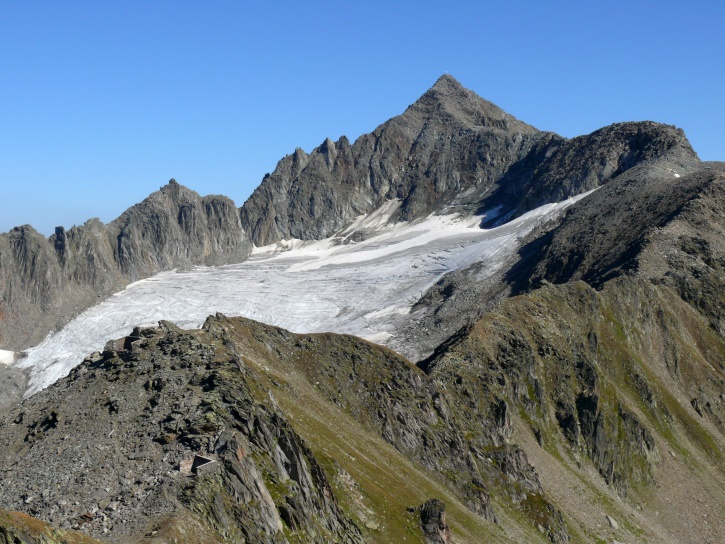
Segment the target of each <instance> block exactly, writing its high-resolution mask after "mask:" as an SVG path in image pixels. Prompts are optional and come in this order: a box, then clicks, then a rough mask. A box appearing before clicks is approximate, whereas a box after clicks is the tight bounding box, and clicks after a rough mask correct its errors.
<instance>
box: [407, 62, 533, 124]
mask: <svg viewBox="0 0 725 544" xmlns="http://www.w3.org/2000/svg"><path fill="white" fill-rule="evenodd" d="M408 111H411V112H417V113H419V114H420V113H422V114H423V115H425V116H426V117H429V116H438V115H444V116H449V117H452V118H454V119H456V120H457V121H459V122H462V123H463V124H464V125H466V126H467V127H491V128H497V129H501V130H505V131H507V132H520V133H533V132H538V131H537V129H535V128H534V127H532V126H531V125H527V124H526V123H523V122H521V121H519V120H518V119H516V118H515V117H514V116H513V115H509V114H508V113H506V112H505V111H504V110H502V109H501V108H499V107H498V106H496V105H495V104H493V103H491V102H489V101H488V100H484V99H483V98H481V97H480V96H478V95H477V94H476V93H474V92H473V91H470V90H468V89H466V88H465V87H464V86H463V85H461V84H460V83H459V82H458V80H457V79H456V78H454V77H453V76H451V75H450V74H444V75H442V76H441V77H439V78H438V80H437V81H436V82H435V83H434V84H433V86H432V87H431V88H430V89H428V90H427V91H426V92H425V93H424V94H423V96H421V97H420V98H419V99H418V100H416V101H415V103H414V104H413V105H411V106H410V108H408ZM406 113H407V112H406ZM404 115H405V114H404Z"/></svg>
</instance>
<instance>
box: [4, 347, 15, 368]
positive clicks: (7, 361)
mask: <svg viewBox="0 0 725 544" xmlns="http://www.w3.org/2000/svg"><path fill="white" fill-rule="evenodd" d="M14 362H15V352H14V351H7V350H4V349H0V364H2V365H8V366H9V365H11V364H13V363H14Z"/></svg>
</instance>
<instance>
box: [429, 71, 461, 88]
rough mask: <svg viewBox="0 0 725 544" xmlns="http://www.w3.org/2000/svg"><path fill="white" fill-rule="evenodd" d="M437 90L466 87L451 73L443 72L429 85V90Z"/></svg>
mask: <svg viewBox="0 0 725 544" xmlns="http://www.w3.org/2000/svg"><path fill="white" fill-rule="evenodd" d="M433 89H436V90H438V91H449V92H450V91H465V90H466V89H465V88H464V87H463V85H461V84H460V83H459V82H458V80H457V79H456V78H455V77H453V76H452V75H450V74H448V73H445V74H443V75H442V76H441V77H439V78H438V79H437V80H436V82H435V83H434V84H433V86H432V87H431V90H433Z"/></svg>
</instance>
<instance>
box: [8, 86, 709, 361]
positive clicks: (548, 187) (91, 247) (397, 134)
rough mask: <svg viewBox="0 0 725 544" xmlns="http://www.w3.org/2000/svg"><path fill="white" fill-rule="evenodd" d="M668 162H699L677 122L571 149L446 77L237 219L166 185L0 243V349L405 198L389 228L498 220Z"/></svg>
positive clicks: (267, 183)
mask: <svg viewBox="0 0 725 544" xmlns="http://www.w3.org/2000/svg"><path fill="white" fill-rule="evenodd" d="M665 158H666V159H667V160H668V161H669V163H671V164H673V165H675V166H676V167H677V168H679V169H687V168H693V167H694V166H696V165H698V164H699V160H698V159H697V156H696V154H695V153H694V151H693V150H692V148H691V146H690V144H689V143H688V142H687V139H686V138H685V136H684V134H683V132H682V131H681V130H679V129H675V128H674V127H669V126H667V125H661V124H657V123H651V122H644V123H620V124H617V125H612V126H610V127H606V128H604V129H601V130H599V131H596V132H594V133H592V134H591V135H589V136H582V137H579V138H574V139H572V140H567V139H565V138H562V137H560V136H557V135H556V134H553V133H548V132H540V131H538V130H536V129H534V128H533V127H531V126H529V125H527V124H525V123H522V122H521V121H518V120H517V119H515V118H514V117H512V116H510V115H508V114H506V113H505V112H503V111H502V110H501V109H500V108H498V107H496V106H494V105H493V104H491V103H490V102H487V101H486V100H484V99H482V98H480V97H478V96H477V95H476V94H475V93H473V92H471V91H469V90H467V89H465V88H463V87H462V86H461V85H460V84H459V83H458V82H457V81H456V80H455V79H453V78H452V77H450V76H447V75H446V76H443V77H441V78H440V79H439V80H438V81H437V82H436V84H435V85H434V86H433V87H432V88H431V89H430V90H429V91H428V92H426V93H425V94H424V95H423V96H422V97H421V98H420V99H418V100H417V101H416V102H415V103H414V104H412V105H411V106H410V107H408V108H407V109H406V111H405V112H404V113H403V114H401V115H400V116H398V117H395V118H393V119H391V120H390V121H387V122H386V123H384V124H383V125H381V126H380V127H378V128H377V129H376V130H375V131H373V132H372V133H371V134H366V135H363V136H361V137H360V138H358V140H357V141H356V142H355V143H354V144H350V142H349V141H348V140H347V138H345V137H342V138H341V139H340V140H338V141H337V142H332V141H330V140H329V139H328V140H326V141H325V142H323V144H322V145H321V146H320V147H318V148H316V149H315V150H313V151H312V152H311V153H310V154H307V153H305V152H304V151H302V150H299V149H298V150H296V151H295V152H294V154H292V155H289V156H287V157H285V158H284V159H282V160H281V161H280V162H279V164H278V165H277V168H276V169H275V171H274V172H273V173H272V174H270V175H269V176H267V177H265V179H264V180H263V181H262V183H261V184H260V186H259V187H258V188H257V189H256V190H255V192H254V193H253V194H252V196H250V198H249V199H248V200H247V202H245V203H244V205H243V206H242V207H241V208H240V209H239V210H237V209H236V208H235V207H234V204H233V203H232V202H231V201H230V200H228V199H226V198H224V197H214V196H209V197H203V198H202V197H200V196H199V195H197V194H196V193H194V192H193V191H189V190H188V189H186V188H183V187H181V186H179V185H178V184H177V183H176V182H175V181H173V180H172V182H170V183H169V184H168V185H167V186H165V187H163V188H162V189H161V190H160V191H158V192H156V193H154V194H152V195H151V196H150V197H149V198H147V199H146V200H145V201H144V202H142V203H140V204H138V205H136V206H134V207H132V208H130V209H129V210H128V211H127V212H124V214H122V215H121V217H119V218H118V219H116V220H114V221H113V222H111V223H109V224H108V225H103V224H102V223H100V222H99V221H97V220H90V221H88V222H87V223H86V224H85V225H83V226H81V227H74V228H72V229H70V230H68V231H65V229H63V228H62V227H59V228H58V229H57V231H56V233H55V234H54V235H53V236H51V237H50V238H49V239H45V238H44V237H43V236H41V235H40V234H39V233H37V232H36V231H34V230H33V229H32V227H30V226H27V225H26V226H23V227H18V228H16V229H13V230H12V231H11V232H9V233H6V234H1V235H0V293H1V294H2V296H1V298H0V349H7V350H13V351H19V350H22V349H24V348H27V347H29V346H31V345H34V344H36V343H37V342H39V341H40V340H41V339H42V338H43V337H44V336H45V335H46V334H47V333H48V332H49V331H51V330H57V329H59V328H60V327H62V326H63V325H65V324H66V323H67V322H68V321H69V320H70V319H71V318H72V317H73V316H75V315H77V314H78V313H80V312H81V311H83V310H84V309H86V308H88V307H90V306H92V305H94V304H96V303H97V302H98V301H100V300H103V299H104V298H105V297H107V296H109V295H110V294H112V293H114V292H117V291H119V290H121V289H123V288H124V287H125V286H126V285H128V284H129V283H130V282H133V281H136V280H138V279H143V278H146V277H149V276H151V275H153V274H155V273H157V272H160V271H164V270H170V269H172V268H176V267H184V266H188V265H219V264H226V263H234V262H240V261H243V260H244V259H246V257H247V256H248V255H249V252H250V250H251V248H252V246H253V245H256V246H258V247H259V246H263V245H267V244H270V243H273V242H278V241H280V240H284V239H290V238H298V239H303V240H311V239H321V238H325V237H327V236H331V235H332V234H334V233H335V232H338V231H339V230H340V229H343V228H345V227H347V226H348V225H350V223H352V222H353V221H354V220H355V219H356V218H357V217H358V216H360V215H361V214H366V213H370V212H373V211H374V210H376V209H378V208H379V207H380V206H381V205H383V204H384V203H385V202H388V201H389V200H390V199H400V200H401V201H402V205H401V206H400V208H399V210H398V212H397V213H396V214H394V216H393V217H391V220H393V221H396V220H406V221H407V220H415V219H417V218H420V217H424V216H425V215H427V214H429V213H431V212H433V211H442V210H445V211H458V212H462V213H475V212H479V213H480V212H482V211H491V210H494V209H498V210H500V211H501V212H502V213H500V214H499V215H498V218H497V219H496V220H495V221H498V222H500V221H502V220H507V219H511V218H513V217H516V216H517V215H520V214H521V213H523V212H525V211H527V210H529V209H532V208H533V207H536V206H538V205H540V204H543V203H546V202H555V201H558V200H561V199H564V198H567V197H569V196H573V195H576V194H581V193H583V192H586V191H588V190H590V189H593V188H596V187H598V186H600V185H603V184H606V183H607V182H608V181H609V180H611V179H613V178H616V177H617V176H620V175H621V174H622V173H624V172H626V171H627V170H628V169H630V168H632V167H634V166H636V165H637V164H644V163H650V162H653V161H657V160H659V161H661V160H663V159H665ZM673 170H674V169H673ZM357 235H359V236H362V237H364V236H366V235H369V233H366V232H360V233H358V234H356V236H357Z"/></svg>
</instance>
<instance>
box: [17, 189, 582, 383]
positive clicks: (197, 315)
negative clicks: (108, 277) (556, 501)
mask: <svg viewBox="0 0 725 544" xmlns="http://www.w3.org/2000/svg"><path fill="white" fill-rule="evenodd" d="M583 196H585V195H580V196H579V197H577V198H576V199H570V200H568V201H565V202H562V203H558V204H548V205H545V206H542V207H540V208H538V209H536V210H533V211H531V212H529V213H527V214H526V215H524V216H522V217H519V218H518V219H516V220H514V221H511V222H509V223H506V224H505V225H502V226H500V227H498V228H495V229H491V230H482V229H480V228H478V225H479V224H480V223H481V219H482V218H481V217H480V216H477V217H468V218H465V219H461V218H458V217H457V216H455V215H448V216H441V215H431V216H430V217H428V218H426V219H424V220H421V221H417V222H414V223H398V224H396V225H392V226H390V225H387V226H386V220H387V218H388V217H390V215H391V214H392V212H394V211H395V207H396V206H397V205H399V203H397V202H395V201H391V202H389V203H388V204H386V205H384V206H383V207H382V208H380V209H379V210H377V211H376V212H374V213H372V214H370V215H369V216H366V217H360V218H359V219H358V220H357V221H356V222H355V223H354V224H353V225H351V226H350V227H349V228H348V229H346V230H345V231H343V232H341V233H339V234H338V235H337V236H335V237H332V238H330V239H326V240H322V241H318V242H301V241H299V240H294V241H289V242H280V243H277V244H274V245H271V246H266V247H263V248H258V249H255V250H254V252H253V254H252V256H251V257H250V259H249V260H247V261H245V262H243V263H241V264H236V265H229V266H222V267H198V268H194V269H192V270H189V271H172V272H165V273H161V274H158V275H156V276H154V277H152V278H149V279H146V280H142V281H139V282H136V283H133V284H131V285H129V286H128V287H127V288H126V289H125V290H124V291H122V292H120V293H117V294H115V295H113V296H112V297H110V298H109V299H107V300H105V301H104V302H102V303H100V304H98V305H97V306H95V307H93V308H90V309H89V310H87V311H85V312H83V313H82V314H81V315H79V316H78V317H76V318H75V319H74V320H73V321H71V322H70V323H69V324H68V325H67V326H66V327H64V328H63V329H62V330H60V331H57V332H55V333H52V334H50V335H49V336H48V337H47V338H46V339H45V340H44V341H43V342H41V343H40V344H39V345H37V346H35V347H33V348H31V349H29V350H27V351H26V352H25V353H24V354H23V355H24V356H23V357H21V358H20V359H19V360H18V361H16V363H15V365H16V366H17V367H18V368H23V369H27V370H28V371H29V374H30V389H29V391H28V393H27V395H31V394H32V393H34V392H36V391H38V390H40V389H43V388H45V387H47V386H48V385H50V384H51V383H53V382H55V381H56V380H58V379H60V378H61V377H63V376H65V375H67V374H68V372H69V371H70V370H71V369H72V368H73V367H74V366H75V365H77V364H78V363H80V362H81V361H82V360H83V358H84V357H85V356H86V355H88V354H90V353H92V352H93V351H98V350H101V349H102V348H103V346H104V344H105V343H106V341H108V340H109V339H113V338H119V337H122V336H125V335H128V334H129V333H130V332H131V329H132V328H133V327H134V326H137V325H153V324H156V322H158V321H159V320H162V319H165V320H170V321H173V322H175V323H177V324H178V325H179V326H181V327H185V328H193V327H199V326H200V325H201V324H202V323H203V322H204V320H205V319H206V317H207V316H208V315H210V314H213V313H215V312H222V313H224V314H227V315H230V316H236V315H241V316H245V317H249V318H252V319H255V320H258V321H262V322H265V323H268V324H273V325H278V326H281V327H284V328H286V329H289V330H291V331H295V332H321V331H332V332H338V333H349V334H354V335H358V336H361V337H363V338H366V339H368V340H371V341H374V342H379V343H382V344H386V343H387V344H392V343H394V344H395V347H396V348H398V349H400V350H401V351H402V352H403V353H404V354H405V352H406V351H409V352H411V351H412V350H410V349H409V348H411V346H406V344H405V339H397V341H395V342H393V340H396V339H395V335H396V331H397V330H398V329H399V328H400V327H401V326H402V324H403V323H404V322H405V320H408V319H410V316H409V310H410V307H411V306H412V305H413V304H414V303H415V302H416V301H418V300H419V299H420V297H421V296H422V295H423V293H425V291H426V290H427V289H428V288H429V287H430V286H431V285H432V284H433V283H435V282H436V281H437V280H438V279H439V278H440V277H441V276H443V275H444V274H446V273H447V272H449V271H451V270H456V269H460V268H463V267H466V266H469V265H470V264H472V263H474V262H477V261H485V262H487V263H488V265H489V266H487V267H486V270H487V271H488V272H489V273H491V274H492V273H494V272H495V271H496V270H497V269H498V268H499V267H500V266H501V264H502V263H503V262H504V260H505V259H506V257H508V256H509V255H511V254H512V253H513V252H514V251H516V250H517V249H518V247H519V241H520V239H521V238H522V237H523V236H525V235H526V234H528V233H529V232H530V231H531V230H532V229H533V228H534V227H535V226H537V225H538V224H541V223H542V222H544V221H547V220H548V219H550V218H551V217H553V216H554V215H556V214H557V213H559V212H560V211H561V210H562V209H563V208H565V207H567V206H568V205H570V204H571V203H573V202H574V201H575V200H577V199H579V198H582V197H583ZM357 230H364V231H368V232H369V231H370V230H373V231H374V232H376V234H375V235H374V236H372V237H370V238H368V239H366V240H364V241H361V242H357V243H355V242H349V243H343V244H340V241H341V240H345V238H346V237H348V239H349V235H350V234H351V233H352V232H354V231H357ZM406 348H408V349H406Z"/></svg>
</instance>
